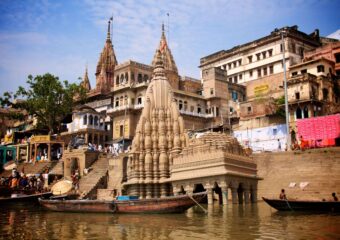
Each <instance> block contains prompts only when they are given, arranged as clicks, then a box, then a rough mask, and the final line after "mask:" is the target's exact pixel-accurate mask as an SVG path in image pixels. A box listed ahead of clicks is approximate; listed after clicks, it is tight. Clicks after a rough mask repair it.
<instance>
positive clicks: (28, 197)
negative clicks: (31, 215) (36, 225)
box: [0, 192, 52, 204]
mask: <svg viewBox="0 0 340 240" xmlns="http://www.w3.org/2000/svg"><path fill="white" fill-rule="evenodd" d="M50 196H52V193H51V192H44V193H33V194H21V193H17V194H12V195H11V196H10V197H1V198H0V204H5V203H6V204H11V203H17V202H36V203H38V199H39V198H48V197H50Z"/></svg>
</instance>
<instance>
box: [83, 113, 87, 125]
mask: <svg viewBox="0 0 340 240" xmlns="http://www.w3.org/2000/svg"><path fill="white" fill-rule="evenodd" d="M83 125H87V115H85V116H84V117H83Z"/></svg>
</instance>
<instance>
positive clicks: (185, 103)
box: [184, 101, 188, 111]
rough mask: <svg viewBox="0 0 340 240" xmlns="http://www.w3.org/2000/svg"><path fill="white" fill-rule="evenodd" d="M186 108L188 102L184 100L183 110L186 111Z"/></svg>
mask: <svg viewBox="0 0 340 240" xmlns="http://www.w3.org/2000/svg"><path fill="white" fill-rule="evenodd" d="M187 109H188V102H187V101H184V111H186V110H187Z"/></svg>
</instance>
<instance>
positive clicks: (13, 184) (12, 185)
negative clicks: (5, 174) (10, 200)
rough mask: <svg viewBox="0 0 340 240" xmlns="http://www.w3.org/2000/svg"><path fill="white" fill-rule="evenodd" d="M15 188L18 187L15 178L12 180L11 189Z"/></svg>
mask: <svg viewBox="0 0 340 240" xmlns="http://www.w3.org/2000/svg"><path fill="white" fill-rule="evenodd" d="M17 186H18V179H17V178H12V181H11V188H15V187H17Z"/></svg>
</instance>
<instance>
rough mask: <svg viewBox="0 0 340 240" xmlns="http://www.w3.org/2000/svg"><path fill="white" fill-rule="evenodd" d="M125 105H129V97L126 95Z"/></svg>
mask: <svg viewBox="0 0 340 240" xmlns="http://www.w3.org/2000/svg"><path fill="white" fill-rule="evenodd" d="M124 105H128V97H127V95H125V97H124Z"/></svg>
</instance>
